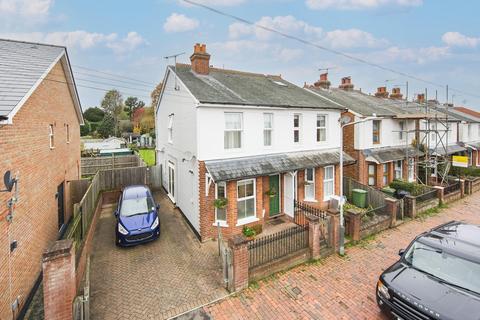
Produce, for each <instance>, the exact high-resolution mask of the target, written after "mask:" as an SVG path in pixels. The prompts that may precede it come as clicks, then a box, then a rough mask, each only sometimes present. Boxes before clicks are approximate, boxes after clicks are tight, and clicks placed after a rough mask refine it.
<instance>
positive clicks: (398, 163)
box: [395, 160, 403, 180]
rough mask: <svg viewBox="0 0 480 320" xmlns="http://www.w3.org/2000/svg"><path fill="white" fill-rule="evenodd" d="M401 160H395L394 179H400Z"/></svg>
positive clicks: (401, 173)
mask: <svg viewBox="0 0 480 320" xmlns="http://www.w3.org/2000/svg"><path fill="white" fill-rule="evenodd" d="M402 162H403V161H402V160H397V161H395V179H398V180H401V179H402V175H403V172H402V170H403V166H402Z"/></svg>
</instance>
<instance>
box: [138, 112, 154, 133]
mask: <svg viewBox="0 0 480 320" xmlns="http://www.w3.org/2000/svg"><path fill="white" fill-rule="evenodd" d="M140 128H141V132H142V133H150V132H151V131H152V130H153V129H154V128H155V116H154V110H153V108H145V112H144V113H143V116H142V119H141V120H140Z"/></svg>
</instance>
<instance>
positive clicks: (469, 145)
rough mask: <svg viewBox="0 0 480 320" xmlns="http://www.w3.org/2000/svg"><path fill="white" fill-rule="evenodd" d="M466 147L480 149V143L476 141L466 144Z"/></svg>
mask: <svg viewBox="0 0 480 320" xmlns="http://www.w3.org/2000/svg"><path fill="white" fill-rule="evenodd" d="M465 147H467V148H468V147H471V148H474V149H475V150H479V149H480V141H474V142H466V143H465Z"/></svg>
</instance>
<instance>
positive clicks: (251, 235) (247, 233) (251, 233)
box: [242, 226, 257, 240]
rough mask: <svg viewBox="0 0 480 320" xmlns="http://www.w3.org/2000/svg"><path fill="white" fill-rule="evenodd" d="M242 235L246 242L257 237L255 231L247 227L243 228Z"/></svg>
mask: <svg viewBox="0 0 480 320" xmlns="http://www.w3.org/2000/svg"><path fill="white" fill-rule="evenodd" d="M242 233H243V235H244V236H245V237H247V239H248V240H253V239H254V238H255V236H256V235H257V234H256V232H255V230H253V229H252V228H250V227H247V226H245V227H243V230H242Z"/></svg>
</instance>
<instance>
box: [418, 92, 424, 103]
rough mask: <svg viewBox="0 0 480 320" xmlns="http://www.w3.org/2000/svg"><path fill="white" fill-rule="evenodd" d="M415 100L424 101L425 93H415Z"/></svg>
mask: <svg viewBox="0 0 480 320" xmlns="http://www.w3.org/2000/svg"><path fill="white" fill-rule="evenodd" d="M417 102H418V103H425V94H423V93H419V94H417Z"/></svg>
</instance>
